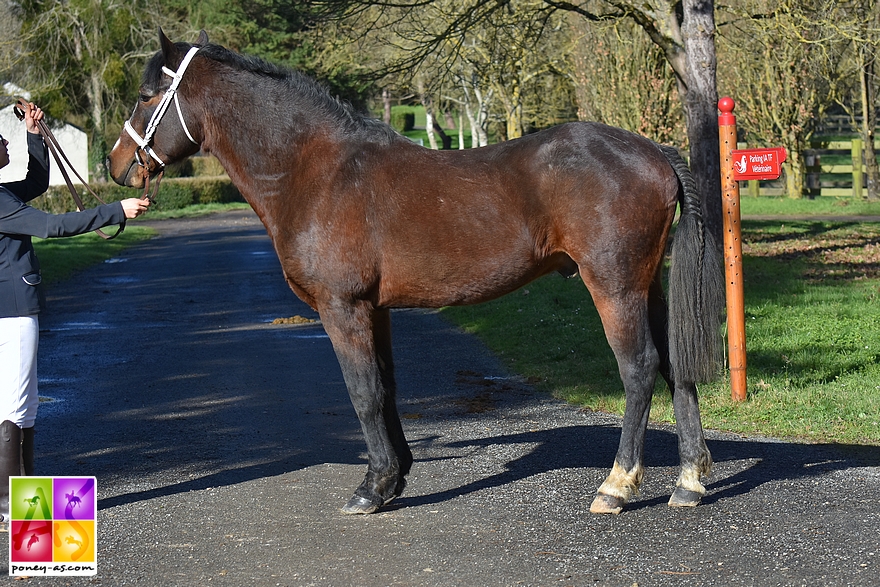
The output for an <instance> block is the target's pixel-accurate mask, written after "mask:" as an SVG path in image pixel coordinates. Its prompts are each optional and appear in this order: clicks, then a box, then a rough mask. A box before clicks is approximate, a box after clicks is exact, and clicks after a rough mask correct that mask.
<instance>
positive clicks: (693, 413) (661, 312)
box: [650, 283, 712, 507]
mask: <svg viewBox="0 0 880 587" xmlns="http://www.w3.org/2000/svg"><path fill="white" fill-rule="evenodd" d="M650 313H651V333H652V334H653V337H654V344H655V346H656V347H657V352H658V353H659V354H660V374H661V375H662V376H663V379H665V380H666V384H667V385H668V386H669V390H670V392H671V393H672V405H673V408H674V410H675V422H676V430H677V431H678V455H679V460H680V462H681V472H680V474H679V476H678V481H677V482H676V484H675V491H674V492H673V493H672V496H671V497H670V498H669V505H670V506H673V507H676V506H677V507H682V506H691V507H692V506H696V505H699V503H700V500H701V499H702V497H703V496H704V495H706V489H705V487H703V484H702V483H701V482H700V478H701V477H702V476H703V475H708V474H709V472H710V470H711V468H712V455H711V454H710V453H709V448H708V447H707V446H706V440H705V438H704V437H703V424H702V422H701V421H700V408H699V405H698V403H697V386H696V385H695V384H693V383H687V382H680V381H673V378H672V373H671V369H670V364H669V338H668V336H667V333H666V322H667V318H666V317H667V314H668V312H667V308H666V301H665V300H664V299H663V295H662V291H661V288H660V285H659V283H657V284H656V286H655V288H654V289H653V290H652V296H651V301H650Z"/></svg>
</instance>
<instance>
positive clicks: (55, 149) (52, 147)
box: [13, 98, 159, 240]
mask: <svg viewBox="0 0 880 587" xmlns="http://www.w3.org/2000/svg"><path fill="white" fill-rule="evenodd" d="M29 109H30V104H29V103H28V101H27V100H25V99H24V98H19V99H18V102H17V103H16V104H15V106H14V108H13V112H15V115H16V116H17V117H18V119H19V120H24V116H25V112H26V111H27V110H29ZM37 128H39V129H40V134H41V135H43V140H44V141H45V143H46V146H47V147H49V151H50V152H51V153H52V156H53V157H54V158H55V162H56V163H57V164H58V169H59V170H61V175H63V176H64V182H65V183H66V184H67V189H68V190H70V195H71V196H72V197H73V201H74V202H76V208H77V210H79V211H80V212H82V211H83V210H85V209H86V207H85V205H84V204H83V201H82V198H80V197H79V192H77V191H76V188H74V187H73V182H72V181H71V180H70V174H68V173H67V169H66V168H65V166H64V163H66V164H67V167H69V168H70V169H71V171H73V174H74V175H76V177H77V179H79V181H80V182H82V184H83V187H85V188H86V191H88V192H89V193H90V194H91V195H92V196H93V197H94V198H95V199H96V200H98V201H99V202H100V203H102V204H105V203H106V202H104V200H102V199H101V198H100V197H99V196H98V194H96V193H95V191H94V190H93V189H92V188H91V187H89V184H88V183H86V180H84V179H83V178H82V177H81V176H80V174H79V172H78V171H77V170H76V168H75V167H74V166H73V164H72V163H71V162H70V160H69V159H68V158H67V155H65V154H64V151H63V150H62V149H61V145H60V144H59V143H58V139H56V138H55V135H53V134H52V131H51V130H50V129H49V125H47V124H46V123H45V122H44V121H42V120H38V121H37ZM62 161H63V162H64V163H62ZM158 185H159V183H158V182H156V191H157V192H158ZM147 186H148V187H149V183H148V184H147ZM144 193H146V191H145V192H144ZM153 196H155V193H154V194H153ZM123 230H125V220H124V219H123V220H122V222H120V223H119V228H117V229H116V233H115V234H114V235H113V236H108V235H107V233H105V232H104V231H102V230H101V229H100V228H99V229H96V230H95V232H96V233H97V234H98V235H99V236H100V237H101V238H103V239H107V240H110V239H112V238H116V237H117V236H119V235H120V234H121V233H122V231H123Z"/></svg>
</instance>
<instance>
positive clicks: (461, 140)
mask: <svg viewBox="0 0 880 587" xmlns="http://www.w3.org/2000/svg"><path fill="white" fill-rule="evenodd" d="M471 128H473V126H471ZM458 150H459V151H463V150H464V114H462V112H461V109H459V110H458Z"/></svg>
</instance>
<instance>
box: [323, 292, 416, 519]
mask: <svg viewBox="0 0 880 587" xmlns="http://www.w3.org/2000/svg"><path fill="white" fill-rule="evenodd" d="M320 314H321V321H322V322H323V324H324V328H325V330H326V331H327V334H328V335H329V336H330V340H331V341H332V343H333V349H334V350H335V351H336V357H337V359H338V360H339V365H340V367H341V368H342V375H343V377H344V378H345V385H346V387H347V388H348V394H349V397H350V398H351V403H352V405H353V406H354V409H355V412H356V413H357V416H358V419H359V420H360V423H361V428H362V429H363V432H364V438H365V440H366V443H367V454H368V458H369V465H368V468H367V474H366V476H365V477H364V480H363V482H362V483H361V484H360V486H359V487H358V488H357V489H356V490H355V492H354V496H353V497H352V498H351V499H350V500H349V502H348V503H347V504H346V505H345V507H344V508H342V511H343V512H345V513H347V514H369V513H373V512H375V511H376V510H377V509H379V508H380V507H381V506H383V505H385V504H386V503H388V502H390V501H391V500H392V499H394V498H395V497H397V496H398V495H400V494H401V492H402V491H403V488H404V486H405V484H406V482H405V480H404V476H405V475H406V474H407V473H408V472H409V469H410V467H411V466H412V453H411V452H410V450H409V447H408V446H407V442H406V438H405V437H404V435H403V428H402V426H401V424H400V418H399V416H398V414H397V405H396V397H395V396H396V391H395V382H394V365H393V360H392V354H391V324H390V317H389V312H388V310H386V309H375V308H374V307H373V306H372V305H371V304H369V303H367V302H354V303H344V302H339V301H336V302H333V303H331V304H329V305H328V306H327V307H324V308H321V309H320Z"/></svg>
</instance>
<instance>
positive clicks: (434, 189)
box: [360, 123, 678, 306]
mask: <svg viewBox="0 0 880 587" xmlns="http://www.w3.org/2000/svg"><path fill="white" fill-rule="evenodd" d="M367 159H369V157H368V158H367ZM393 160H394V162H395V169H394V170H389V169H388V168H387V167H383V168H382V170H380V171H379V172H378V173H376V172H373V173H372V175H371V176H372V180H371V181H372V183H371V184H369V185H370V191H371V193H370V197H369V198H367V200H363V199H362V200H361V202H362V203H363V202H364V201H369V203H370V205H371V206H372V208H371V209H366V208H365V209H364V211H363V213H364V215H365V216H366V217H367V218H368V222H367V223H365V224H364V225H363V226H362V227H361V228H360V230H362V231H363V238H362V242H363V243H365V248H364V250H365V254H368V255H369V254H372V255H374V256H375V257H377V259H378V262H377V266H378V267H380V268H381V269H380V272H381V275H379V276H377V279H378V280H379V286H378V288H377V291H378V292H379V301H380V303H382V304H383V305H428V306H436V305H450V304H461V303H474V302H479V301H485V300H487V299H491V298H493V297H497V296H498V295H502V294H504V293H507V292H508V291H512V290H513V289H516V288H517V287H520V286H522V285H524V284H525V283H528V282H529V281H531V280H533V279H535V278H537V277H540V276H541V275H544V274H546V273H550V272H553V271H561V272H563V273H572V272H574V271H575V270H576V269H578V268H579V269H580V271H581V273H582V275H584V276H585V277H587V278H589V276H590V275H591V274H593V273H596V274H598V273H605V274H607V273H608V272H610V271H615V270H617V269H616V267H620V266H627V265H628V264H629V263H628V262H626V263H621V259H623V258H629V259H633V258H639V257H640V256H642V255H645V256H650V257H651V258H652V261H651V262H650V263H646V265H647V264H651V263H655V259H654V258H656V257H657V255H658V254H659V253H658V251H662V250H663V248H664V247H665V238H666V235H667V234H668V229H669V226H670V225H671V222H672V216H673V214H674V209H675V204H676V197H677V193H678V183H677V180H676V178H675V174H674V172H673V170H672V169H671V167H670V166H669V164H668V162H666V159H665V157H664V155H663V154H662V152H661V151H660V149H659V148H658V146H657V145H656V144H654V143H653V142H651V141H649V140H647V139H644V138H642V137H639V136H637V135H634V134H632V133H629V132H626V131H622V130H620V129H615V128H613V127H608V126H605V125H601V124H595V123H573V124H567V125H561V126H559V127H554V128H552V129H548V130H546V131H542V132H539V133H535V134H532V135H527V136H526V137H523V138H521V139H517V140H513V141H507V142H505V143H501V144H498V145H494V146H490V147H484V148H481V149H471V150H465V151H442V152H438V151H431V150H428V149H422V148H419V147H418V146H411V145H400V146H399V147H398V151H397V153H396V156H395V157H394V158H393ZM360 167H361V168H363V169H369V168H370V165H369V163H368V161H362V165H361V166H360ZM361 185H362V186H363V184H361ZM661 241H662V242H661ZM575 264H577V267H576V266H575ZM638 279H639V280H640V281H644V279H643V278H641V277H639V278H638Z"/></svg>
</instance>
